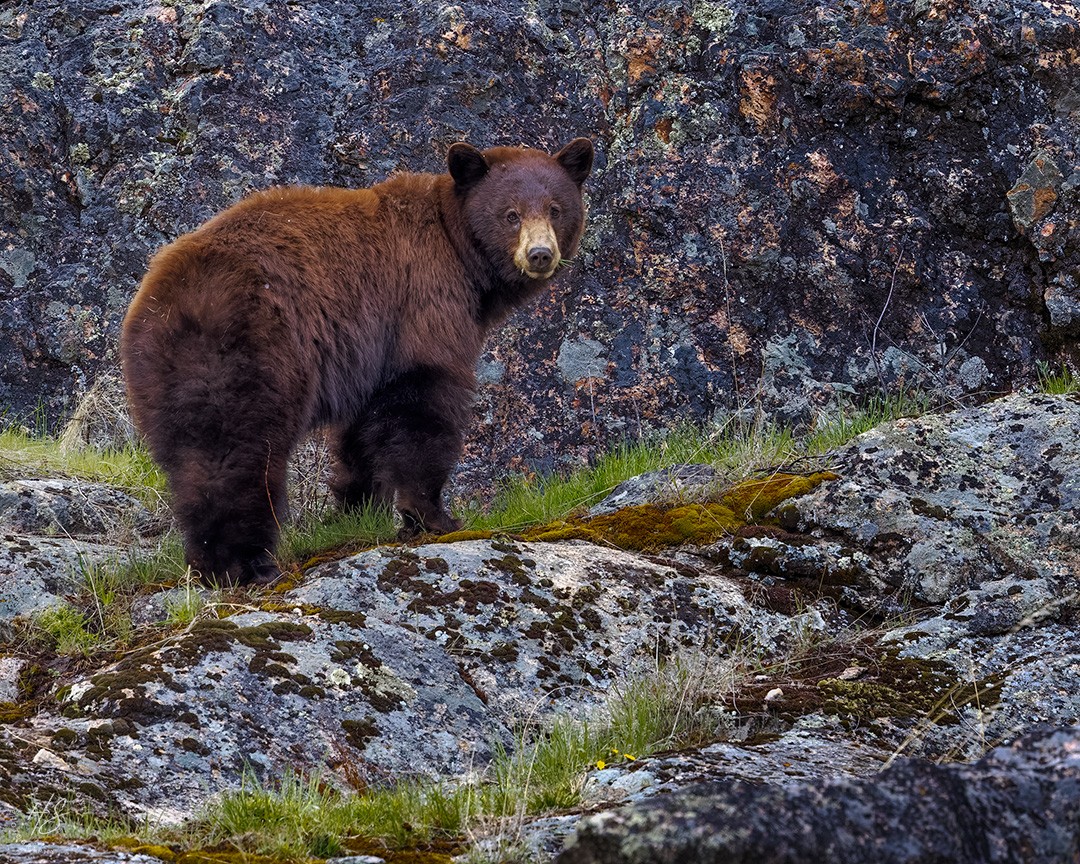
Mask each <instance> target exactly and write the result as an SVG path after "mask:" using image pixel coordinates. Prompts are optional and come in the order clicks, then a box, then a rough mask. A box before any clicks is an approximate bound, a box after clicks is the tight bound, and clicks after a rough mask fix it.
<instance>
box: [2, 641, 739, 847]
mask: <svg viewBox="0 0 1080 864" xmlns="http://www.w3.org/2000/svg"><path fill="white" fill-rule="evenodd" d="M751 665H752V666H753V668H758V666H757V664H756V661H755V662H754V663H753V664H751ZM747 668H750V667H749V666H748V667H747ZM730 676H731V671H730V670H727V671H726V672H725V674H724V676H723V677H724V680H725V682H730ZM716 681H717V676H716V675H715V674H713V673H712V672H711V671H710V670H708V669H706V668H705V666H703V665H700V664H697V663H685V662H684V663H674V664H671V665H669V666H667V667H665V668H662V669H660V670H655V671H654V672H653V673H652V674H649V675H647V676H645V677H643V678H641V679H638V680H634V681H631V682H628V683H627V684H626V685H625V686H621V687H616V688H613V689H612V690H611V692H610V694H609V699H608V704H607V706H606V708H605V709H604V710H602V711H601V712H599V713H598V714H597V715H596V717H594V718H593V719H589V720H579V719H574V718H570V717H566V716H562V717H557V718H556V719H555V720H554V722H552V723H550V724H548V725H547V726H546V727H545V728H543V729H538V728H537V727H536V726H535V725H533V724H529V723H526V724H523V725H522V728H521V729H520V730H519V732H518V734H517V736H516V741H515V744H514V747H513V748H512V749H507V748H504V747H501V746H496V747H495V755H494V759H493V761H492V763H491V764H490V765H489V766H488V768H487V771H486V773H485V774H484V776H483V777H481V778H480V779H479V780H478V781H476V782H470V783H459V784H449V783H440V782H437V781H431V780H405V781H400V782H397V783H395V784H393V785H383V786H372V787H370V788H364V789H362V790H361V791H358V792H347V791H341V790H340V789H337V788H335V787H334V786H331V785H330V784H329V783H327V782H324V780H323V779H322V778H320V777H318V776H314V775H307V776H305V775H303V774H300V773H297V772H285V773H284V774H283V775H282V777H281V778H280V779H279V780H278V781H276V782H274V783H271V784H266V783H263V782H260V781H259V780H258V779H257V778H256V777H255V776H254V775H253V774H250V773H249V774H247V775H245V777H244V778H243V781H242V783H241V786H240V788H239V789H236V790H233V791H230V792H226V793H225V794H223V795H221V796H220V797H219V798H217V799H215V800H214V801H213V802H211V803H210V804H209V805H207V807H206V808H205V809H204V810H203V812H202V813H200V814H199V815H198V816H197V817H196V818H195V819H194V820H193V821H192V822H190V823H188V824H187V825H185V826H184V827H183V828H181V829H170V828H166V827H161V826H153V825H150V824H148V823H143V824H133V823H130V822H127V821H125V820H123V819H112V820H109V819H98V818H94V817H91V816H88V815H87V814H86V813H85V812H81V811H79V810H78V809H75V808H72V807H71V806H70V805H66V806H65V805H64V804H63V803H62V802H61V803H59V804H55V805H52V806H49V807H42V808H39V809H38V810H35V811H33V812H32V813H30V814H28V815H27V816H26V817H25V818H24V819H23V820H22V822H21V823H20V824H19V825H17V826H15V828H14V829H11V830H9V832H8V835H7V837H6V838H3V837H2V835H0V839H6V840H7V841H9V842H10V841H15V840H25V839H30V838H33V837H41V836H50V837H68V838H83V839H85V838H88V837H96V838H98V839H100V840H102V841H104V842H106V843H109V842H115V841H116V840H117V839H118V838H123V837H130V836H131V835H135V836H137V837H139V840H140V842H144V843H157V844H172V845H174V846H177V847H182V848H188V849H198V848H208V847H214V848H233V849H236V850H239V851H242V852H245V853H250V854H259V855H269V856H275V857H279V858H282V859H286V860H304V859H307V858H309V857H318V858H324V857H331V856H335V855H343V854H348V850H349V849H352V848H355V842H354V841H355V840H356V838H366V839H367V840H368V841H376V842H377V843H384V844H386V845H387V846H389V847H390V848H407V847H415V846H417V845H423V844H426V843H432V842H436V841H440V840H442V841H449V840H455V841H457V840H460V839H461V838H462V837H464V836H465V835H467V834H468V833H469V832H470V831H471V830H472V829H473V828H474V827H475V826H476V825H477V824H478V823H479V822H481V821H484V820H487V821H490V820H501V819H508V818H517V819H520V818H522V817H525V816H531V815H538V814H543V813H548V812H552V811H556V810H564V809H568V808H573V807H576V806H579V805H580V804H581V802H582V793H583V790H584V789H585V786H586V783H587V780H588V778H589V776H590V775H591V774H592V773H593V772H595V771H597V770H599V769H600V768H602V767H606V766H609V765H610V766H615V765H620V764H621V765H625V764H629V763H630V762H632V761H634V760H636V759H641V758H644V757H646V756H648V755H650V754H652V753H655V752H657V751H658V750H660V749H671V748H678V747H686V746H692V745H697V744H701V743H703V742H705V741H711V740H715V739H716V738H717V733H718V729H720V728H721V726H723V721H721V720H717V715H715V714H711V713H709V712H708V711H706V710H703V706H706V705H707V704H709V703H712V702H715V700H716V698H717V697H716V692H717V689H718V688H717V686H716Z"/></svg>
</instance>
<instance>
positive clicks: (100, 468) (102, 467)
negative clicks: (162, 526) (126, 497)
mask: <svg viewBox="0 0 1080 864" xmlns="http://www.w3.org/2000/svg"><path fill="white" fill-rule="evenodd" d="M27 477H69V478H72V479H77V480H88V481H92V482H98V483H107V484H108V485H110V486H114V487H116V488H119V489H123V490H124V491H126V492H128V493H129V494H131V495H133V496H135V497H136V498H138V499H139V500H140V501H142V502H143V504H145V505H146V506H147V507H148V508H149V509H151V510H154V509H156V508H160V507H161V506H162V503H163V496H164V493H165V486H166V484H165V475H164V474H163V473H162V471H161V469H160V468H158V467H157V465H155V464H154V461H153V460H152V459H151V458H150V454H149V453H147V452H146V450H144V449H143V448H141V447H134V446H128V447H124V448H122V449H119V450H106V451H100V450H93V449H89V448H81V449H77V448H65V447H61V446H60V444H59V442H57V441H56V439H54V438H48V437H41V436H36V435H30V434H27V433H26V432H24V431H20V430H17V429H11V428H9V429H6V430H5V431H2V432H0V479H25V478H27Z"/></svg>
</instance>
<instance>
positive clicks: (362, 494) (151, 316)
mask: <svg viewBox="0 0 1080 864" xmlns="http://www.w3.org/2000/svg"><path fill="white" fill-rule="evenodd" d="M592 159H593V149H592V145H591V143H590V142H589V141H588V140H587V139H580V138H579V139H575V140H574V141H573V142H571V143H570V144H568V145H567V146H566V147H564V148H563V149H562V150H561V151H560V152H559V153H557V154H556V155H555V156H549V155H548V154H546V153H544V152H542V151H538V150H531V149H527V148H509V147H498V148H493V149H491V150H486V151H484V152H483V153H481V152H480V151H478V150H476V149H474V148H472V147H470V146H469V145H466V144H455V145H454V146H453V147H451V149H450V153H449V156H448V164H449V169H450V173H448V174H442V175H433V174H401V175H398V176H395V177H393V178H391V179H390V180H387V181H386V182H384V183H380V184H378V185H376V186H373V187H371V188H370V189H359V190H346V189H332V188H307V187H294V188H275V189H270V190H268V191H265V192H260V193H256V194H254V195H251V196H249V197H248V198H245V199H244V200H242V201H241V202H239V203H238V204H236V205H235V206H233V207H230V208H229V209H228V210H225V211H224V212H222V213H220V214H218V215H217V216H215V217H214V218H213V219H211V220H210V221H209V222H207V223H206V224H205V225H203V226H201V227H200V228H198V229H197V230H195V231H194V232H192V233H190V234H186V235H184V236H183V237H180V238H179V239H178V240H176V241H175V242H174V243H172V244H170V245H168V246H166V247H165V248H164V249H162V250H161V251H160V252H158V254H157V255H156V256H155V257H154V259H153V260H152V261H151V264H150V268H149V271H148V272H147V274H146V277H145V278H144V279H143V282H142V286H141V287H140V288H139V291H138V293H137V294H136V295H135V299H134V300H133V301H132V303H131V307H130V308H129V310H128V313H127V317H126V318H125V320H124V328H123V337H122V342H121V355H122V358H123V365H124V375H125V378H126V381H127V389H128V398H129V402H130V406H131V411H132V415H133V416H134V418H135V421H136V424H137V425H138V427H139V429H140V430H141V432H142V434H143V436H144V437H145V439H146V441H147V443H148V445H149V447H150V451H151V453H152V454H153V456H154V458H155V459H156V460H157V461H158V462H159V463H160V464H161V466H162V468H163V469H164V470H165V473H166V475H167V476H168V479H169V485H170V489H171V491H172V499H173V507H174V511H175V513H176V517H177V520H178V521H179V523H180V527H181V529H182V530H183V533H184V542H185V551H186V555H187V558H188V562H189V563H190V564H191V566H192V567H193V568H194V569H196V570H198V571H199V572H200V573H201V574H202V575H203V577H204V578H206V579H208V580H212V581H220V582H226V583H231V582H240V583H247V582H266V581H270V580H272V579H273V578H275V577H276V576H277V575H278V573H279V571H278V567H277V564H276V562H275V561H274V558H273V552H274V548H275V546H276V543H277V540H278V535H279V530H280V526H281V524H282V523H283V522H284V520H285V518H286V497H285V476H286V464H287V461H288V459H289V456H290V455H291V453H292V451H293V449H294V448H295V447H296V445H297V444H298V443H299V441H300V440H301V439H302V438H303V436H304V435H305V434H306V433H307V432H309V431H310V430H312V429H313V428H315V427H320V426H322V427H327V428H328V430H329V437H330V440H331V442H332V447H333V449H334V456H335V460H336V461H335V474H334V480H333V489H334V492H335V494H336V496H337V498H338V500H339V501H340V503H341V504H342V505H343V506H345V507H353V506H359V505H362V504H364V503H366V502H369V501H374V502H378V503H384V504H391V503H393V502H394V501H395V499H396V502H397V506H398V509H399V510H400V512H401V515H402V518H403V520H404V526H405V527H404V529H403V531H404V532H405V533H406V534H413V533H418V532H420V531H421V530H428V531H434V532H444V531H448V530H453V528H455V527H456V526H457V523H456V521H455V520H454V519H452V518H451V517H450V515H449V514H448V513H447V512H446V510H445V509H444V507H443V503H442V490H443V486H444V484H445V482H446V480H447V478H448V476H449V474H450V472H451V470H452V469H453V466H454V464H455V463H456V462H457V459H458V457H459V455H460V452H461V445H462V436H463V433H464V430H465V427H466V423H467V420H468V417H469V414H470V404H471V400H472V395H473V390H474V386H475V379H474V366H475V364H476V360H477V358H478V356H479V354H480V352H481V349H482V345H483V341H484V337H485V335H486V334H487V332H488V331H489V330H490V329H491V328H492V327H493V326H494V325H495V324H497V323H498V322H499V321H500V320H502V319H503V318H504V317H505V316H506V315H507V314H508V313H509V312H511V311H512V310H513V309H514V308H516V307H518V306H520V305H521V304H522V303H524V302H526V301H527V300H528V299H529V298H530V297H532V296H533V295H535V294H536V293H537V292H538V291H539V290H540V289H541V288H542V287H543V286H544V285H545V284H546V283H547V282H548V280H549V279H550V278H551V276H552V275H553V274H554V272H555V269H556V267H557V266H558V264H559V259H560V257H561V258H569V257H571V256H572V255H573V254H574V253H575V252H576V250H577V245H578V241H579V239H580V236H581V231H582V227H583V225H584V210H583V206H582V200H581V184H582V183H583V182H584V180H585V178H586V177H587V176H588V174H589V172H590V170H591V167H592Z"/></svg>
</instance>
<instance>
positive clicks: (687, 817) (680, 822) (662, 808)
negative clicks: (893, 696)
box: [558, 728, 1080, 864]
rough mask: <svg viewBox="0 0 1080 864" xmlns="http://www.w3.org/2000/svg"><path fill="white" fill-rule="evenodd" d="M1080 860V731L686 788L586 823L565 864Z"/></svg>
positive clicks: (1033, 863)
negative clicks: (882, 765)
mask: <svg viewBox="0 0 1080 864" xmlns="http://www.w3.org/2000/svg"><path fill="white" fill-rule="evenodd" d="M1078 854H1080V728H1073V729H1070V730H1064V731H1061V732H1050V733H1046V732H1043V733H1038V734H1033V735H1032V736H1030V737H1028V738H1026V739H1024V740H1023V741H1021V742H1018V744H1017V745H1016V746H1014V747H1011V748H1010V747H1002V748H999V749H997V750H994V751H993V752H992V753H990V754H989V755H988V756H987V757H986V758H985V759H983V760H981V761H980V762H978V763H976V764H975V765H932V764H927V763H922V762H914V761H912V762H902V763H900V764H897V765H894V766H893V767H891V768H888V769H886V770H885V771H883V772H881V774H879V775H877V776H875V777H868V778H862V779H858V780H852V779H847V778H843V779H836V778H833V779H830V780H827V781H825V782H822V781H821V780H815V781H812V782H808V781H805V780H799V781H794V782H790V783H787V784H783V785H781V784H761V783H747V782H744V781H735V782H731V781H728V782H725V783H716V784H712V785H707V786H705V785H703V786H697V787H694V788H691V789H686V790H680V791H679V792H678V793H676V794H675V795H672V796H670V797H667V798H653V799H651V800H649V801H648V802H647V803H644V804H640V805H636V806H632V807H627V808H624V809H623V810H620V811H618V812H615V813H605V814H602V815H599V816H591V817H588V818H587V819H584V820H583V821H582V824H581V826H580V827H579V828H578V830H577V834H576V836H575V837H574V840H573V843H572V844H571V846H570V848H569V849H568V850H567V851H566V852H565V853H564V854H563V855H560V856H559V858H558V862H559V864H668V862H671V864H674V862H703V864H704V862H709V864H742V862H746V864H749V862H762V864H766V862H767V864H797V862H804V861H826V860H827V861H832V862H836V864H863V862H865V861H867V860H871V859H872V860H874V861H880V862H882V864H916V862H926V861H949V862H953V864H1006V862H1014V861H1023V862H1026V864H1064V862H1066V861H1072V860H1075V858H1076V856H1077V855H1078Z"/></svg>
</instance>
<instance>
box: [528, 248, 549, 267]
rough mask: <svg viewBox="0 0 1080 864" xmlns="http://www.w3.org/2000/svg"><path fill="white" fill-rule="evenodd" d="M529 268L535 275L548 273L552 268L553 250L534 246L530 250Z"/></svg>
mask: <svg viewBox="0 0 1080 864" xmlns="http://www.w3.org/2000/svg"><path fill="white" fill-rule="evenodd" d="M529 267H531V268H532V271H533V272H534V273H546V272H547V270H548V268H550V267H551V250H550V249H548V247H547V246H533V248H532V249H530V250H529Z"/></svg>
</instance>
